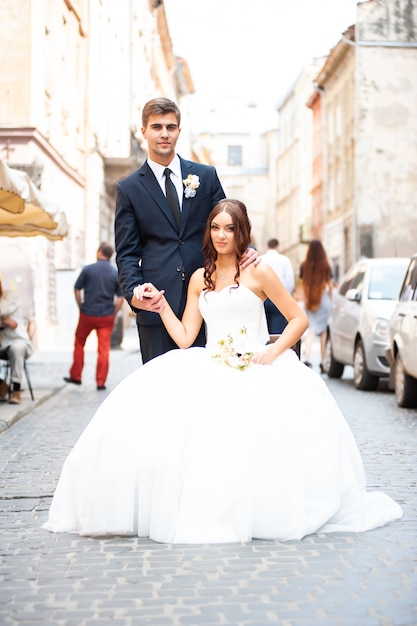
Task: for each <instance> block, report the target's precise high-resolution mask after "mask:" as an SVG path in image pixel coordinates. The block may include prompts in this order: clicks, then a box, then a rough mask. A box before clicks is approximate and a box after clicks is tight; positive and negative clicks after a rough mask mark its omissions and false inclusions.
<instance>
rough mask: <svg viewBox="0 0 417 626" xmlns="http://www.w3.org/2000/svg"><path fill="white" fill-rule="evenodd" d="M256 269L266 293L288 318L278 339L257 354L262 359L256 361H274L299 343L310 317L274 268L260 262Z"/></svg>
mask: <svg viewBox="0 0 417 626" xmlns="http://www.w3.org/2000/svg"><path fill="white" fill-rule="evenodd" d="M255 271H256V272H257V274H258V277H259V280H260V283H261V285H262V291H263V292H264V294H265V295H266V296H267V297H268V298H269V299H270V300H271V301H272V302H273V303H274V304H275V306H276V307H277V308H278V309H279V310H280V311H281V313H282V314H283V315H284V317H285V318H286V319H287V320H288V324H287V326H286V327H285V329H284V330H283V332H282V334H281V335H280V336H279V337H278V339H277V340H276V341H275V342H274V343H272V344H270V345H269V347H268V348H267V350H265V352H264V353H261V355H256V357H257V358H259V359H261V360H256V359H255V362H257V363H261V362H262V363H272V361H274V360H275V359H276V358H277V357H278V356H279V355H280V354H282V353H283V352H285V350H288V348H291V347H292V346H293V345H294V344H295V343H297V341H298V340H299V339H300V338H301V336H302V335H303V333H304V331H305V330H306V329H307V327H308V319H307V316H306V314H305V313H304V311H303V310H302V309H301V307H300V306H299V304H298V303H297V301H296V300H295V299H294V298H293V297H292V296H291V295H290V294H289V293H288V291H287V290H286V289H285V287H284V285H283V283H282V282H281V280H280V279H279V278H278V276H277V275H276V274H275V272H274V270H272V269H271V268H270V267H269V266H267V264H266V263H260V264H259V266H258V267H257V268H256V270H255ZM262 355H263V356H262ZM262 359H263V360H262Z"/></svg>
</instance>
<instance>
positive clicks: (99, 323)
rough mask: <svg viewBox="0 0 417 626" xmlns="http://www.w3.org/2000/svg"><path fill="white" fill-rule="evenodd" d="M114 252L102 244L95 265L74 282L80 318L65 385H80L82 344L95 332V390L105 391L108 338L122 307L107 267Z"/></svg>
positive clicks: (114, 278)
mask: <svg viewBox="0 0 417 626" xmlns="http://www.w3.org/2000/svg"><path fill="white" fill-rule="evenodd" d="M113 252H114V249H113V247H112V246H111V244H109V243H107V242H105V241H103V242H102V243H100V245H99V247H98V250H97V254H96V257H97V260H96V262H95V263H91V264H90V265H86V266H85V267H84V268H83V269H82V271H81V273H80V275H79V276H78V278H77V280H76V281H75V285H74V295H75V300H76V302H77V305H78V308H79V310H80V314H79V319H78V326H77V329H76V331H75V340H74V357H73V362H72V365H71V368H70V372H69V376H64V380H65V382H67V383H73V384H74V385H81V375H82V371H83V367H84V346H85V342H86V341H87V337H88V336H89V335H90V333H91V332H92V331H93V330H95V331H96V333H97V340H98V352H97V366H96V382H97V389H98V390H103V389H106V385H105V383H106V379H107V374H108V371H109V353H110V345H111V334H112V331H113V326H114V322H115V319H116V316H117V313H118V312H119V311H120V309H121V307H122V304H123V296H122V291H121V288H120V285H119V280H118V274H117V269H116V268H115V267H114V266H113V265H111V263H110V259H111V257H112V255H113Z"/></svg>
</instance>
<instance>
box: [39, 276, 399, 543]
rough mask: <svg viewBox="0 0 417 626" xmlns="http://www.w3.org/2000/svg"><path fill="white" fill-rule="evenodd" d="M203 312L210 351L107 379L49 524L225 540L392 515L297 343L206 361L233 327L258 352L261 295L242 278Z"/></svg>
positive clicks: (204, 303) (83, 530) (339, 527)
mask: <svg viewBox="0 0 417 626" xmlns="http://www.w3.org/2000/svg"><path fill="white" fill-rule="evenodd" d="M200 309H201V312H202V315H203V317H204V319H205V321H206V324H207V331H208V340H207V347H206V348H189V349H187V350H173V351H171V352H168V353H167V354H164V355H162V356H160V357H157V358H155V359H153V360H152V361H150V362H149V363H147V364H146V365H143V366H142V367H139V368H138V369H137V370H136V371H135V372H133V373H132V374H130V375H129V376H128V377H127V378H126V379H124V380H123V381H122V382H121V383H120V384H119V385H118V386H117V387H116V388H115V389H114V391H113V392H112V393H111V394H110V395H109V396H108V397H107V399H106V400H105V401H104V402H103V404H102V405H101V406H100V408H99V409H98V411H97V412H96V414H95V415H94V417H93V419H92V420H91V422H90V423H89V424H88V426H87V427H86V429H85V431H84V432H83V433H82V435H81V437H80V439H79V440H78V442H77V443H76V445H75V447H74V448H73V450H72V451H71V453H70V454H69V456H68V458H67V459H66V461H65V464H64V467H63V470H62V474H61V477H60V479H59V483H58V486H57V489H56V492H55V495H54V497H53V500H52V504H51V508H50V511H49V518H48V521H47V523H46V524H44V527H45V528H47V529H48V530H50V531H52V532H74V533H79V534H80V535H95V536H103V535H138V536H140V537H150V538H151V539H153V540H155V541H158V542H164V543H165V542H166V543H220V542H246V541H250V540H251V539H252V538H262V539H280V540H289V539H301V538H302V537H304V536H305V535H308V534H310V533H314V532H316V531H320V532H335V531H365V530H369V529H371V528H375V527H377V526H382V525H383V524H385V523H387V522H390V521H392V520H395V519H398V518H400V517H401V515H402V512H401V508H400V507H399V506H398V504H396V503H395V502H394V501H393V500H392V499H391V498H390V497H388V496H387V495H386V494H384V493H382V492H372V493H366V491H365V475H364V469H363V466H362V461H361V457H360V454H359V451H358V449H357V446H356V443H355V440H354V438H353V435H352V433H351V431H350V429H349V427H348V425H347V423H346V421H345V419H344V417H343V416H342V414H341V412H340V410H339V408H338V407H337V405H336V403H335V401H334V400H333V397H332V396H331V394H330V392H329V391H328V389H327V387H326V385H325V383H324V382H323V380H322V379H321V377H320V376H319V375H318V374H316V373H315V372H313V371H312V370H311V369H310V368H308V367H306V366H305V365H303V364H302V363H301V362H300V361H299V360H298V358H297V356H296V354H295V352H294V351H293V350H288V351H287V352H285V353H284V354H283V355H281V356H280V357H279V358H278V359H277V360H276V361H275V362H274V363H273V365H251V366H250V367H248V368H247V369H244V370H243V371H241V370H238V369H234V368H233V367H228V366H227V365H225V364H224V362H222V361H221V362H218V360H216V359H214V358H213V354H215V353H216V352H218V349H219V345H218V341H219V340H220V339H225V338H226V337H227V336H228V335H229V334H231V336H232V338H233V339H237V338H238V339H239V342H240V343H239V345H240V350H241V351H242V352H245V351H250V350H262V349H265V343H266V341H267V340H268V333H267V327H266V321H265V315H264V307H263V303H262V301H261V300H260V299H259V298H258V297H257V296H256V295H255V294H254V293H253V292H252V291H251V290H250V289H248V288H247V287H245V286H242V285H241V286H240V287H238V288H230V287H226V288H224V289H223V290H222V291H220V292H209V293H204V292H203V293H202V294H201V296H200ZM236 320H239V323H237V321H236ZM242 327H245V329H246V334H244V335H242V334H240V330H241V328H242Z"/></svg>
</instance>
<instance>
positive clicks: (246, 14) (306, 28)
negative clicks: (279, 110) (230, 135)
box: [164, 0, 356, 109]
mask: <svg viewBox="0 0 417 626" xmlns="http://www.w3.org/2000/svg"><path fill="white" fill-rule="evenodd" d="M164 2H165V11H166V15H167V19H168V27H169V31H170V35H171V39H172V44H173V49H174V53H175V54H176V55H177V56H180V57H183V58H185V59H186V61H187V62H188V65H189V68H190V71H191V76H192V79H193V82H194V87H195V89H196V95H195V96H194V99H195V100H196V101H199V102H200V103H201V102H204V106H207V107H210V106H212V104H211V103H213V102H219V100H229V101H233V100H236V99H238V100H245V101H247V103H249V102H250V103H255V104H256V105H257V106H265V107H267V108H269V107H270V108H273V109H275V108H276V106H277V104H278V103H279V102H280V100H281V99H282V98H283V97H284V96H285V94H286V93H287V92H288V90H289V89H290V88H291V86H292V84H293V83H294V82H295V81H296V79H297V78H298V76H299V74H300V72H301V70H302V68H303V67H304V66H305V65H308V63H309V62H310V61H311V60H312V59H313V58H315V57H321V56H325V55H327V54H328V53H329V51H330V48H332V47H333V46H335V45H336V44H337V42H338V41H339V39H340V38H341V35H342V33H343V31H345V30H346V29H347V28H348V27H349V26H351V25H352V24H354V23H355V22H356V1H355V0H164Z"/></svg>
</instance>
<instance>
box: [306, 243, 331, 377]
mask: <svg viewBox="0 0 417 626" xmlns="http://www.w3.org/2000/svg"><path fill="white" fill-rule="evenodd" d="M300 278H301V281H302V283H301V284H302V288H303V293H304V309H305V312H306V314H307V318H308V324H309V326H308V331H307V336H306V338H305V340H304V345H303V350H304V363H305V364H306V365H308V367H312V364H311V360H310V354H311V348H312V345H313V340H314V337H315V336H316V335H318V336H319V338H320V355H321V361H320V371H321V373H324V357H325V353H326V341H327V324H328V321H329V317H330V313H331V308H332V303H331V297H332V269H331V267H330V263H329V261H328V259H327V254H326V251H325V249H324V247H323V244H322V243H321V241H319V240H318V239H313V240H312V241H311V242H310V244H309V246H308V249H307V255H306V258H305V260H304V261H303V263H302V264H301V269H300Z"/></svg>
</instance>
